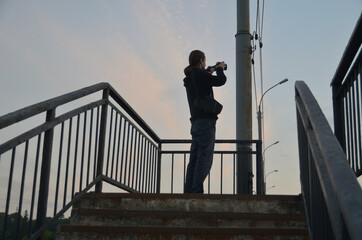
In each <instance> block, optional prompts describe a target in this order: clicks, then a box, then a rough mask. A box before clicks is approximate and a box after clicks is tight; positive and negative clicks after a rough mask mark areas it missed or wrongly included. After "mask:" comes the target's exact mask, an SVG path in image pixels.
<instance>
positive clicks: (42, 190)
mask: <svg viewBox="0 0 362 240" xmlns="http://www.w3.org/2000/svg"><path fill="white" fill-rule="evenodd" d="M54 119H55V108H53V109H50V110H48V111H47V112H46V122H47V123H48V122H51V121H53V120H54ZM53 138H54V128H51V129H48V130H46V131H45V133H44V143H43V158H42V165H41V173H40V186H39V197H38V208H37V218H36V226H35V229H36V230H39V229H40V228H41V227H42V226H43V225H44V224H45V220H46V215H47V207H48V197H49V179H50V171H51V160H52V150H53Z"/></svg>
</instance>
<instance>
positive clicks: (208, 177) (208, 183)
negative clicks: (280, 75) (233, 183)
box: [207, 172, 211, 194]
mask: <svg viewBox="0 0 362 240" xmlns="http://www.w3.org/2000/svg"><path fill="white" fill-rule="evenodd" d="M210 175H211V172H209V175H208V176H207V179H208V180H207V181H208V182H207V185H208V190H207V191H208V194H210V186H211V184H210V178H211V177H210Z"/></svg>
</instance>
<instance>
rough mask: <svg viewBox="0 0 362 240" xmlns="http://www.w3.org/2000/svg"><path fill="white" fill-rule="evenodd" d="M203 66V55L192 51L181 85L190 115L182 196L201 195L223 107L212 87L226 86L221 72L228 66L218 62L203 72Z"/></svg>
mask: <svg viewBox="0 0 362 240" xmlns="http://www.w3.org/2000/svg"><path fill="white" fill-rule="evenodd" d="M205 67H206V57H205V54H204V53H203V52H201V51H199V50H194V51H192V52H191V53H190V56H189V66H187V67H186V68H185V70H184V73H185V75H186V77H185V78H184V86H185V87H186V93H187V100H188V104H189V108H190V113H191V119H190V120H191V135H192V144H191V149H190V160H189V164H188V166H187V174H186V183H185V190H184V192H185V193H203V192H204V186H203V183H204V181H205V179H206V177H207V175H208V174H209V172H210V169H211V165H212V161H213V154H214V145H215V124H216V120H217V114H219V113H220V112H221V109H222V105H221V104H219V103H218V102H217V101H216V100H215V99H214V93H213V90H212V87H219V86H222V85H224V84H225V82H226V76H225V75H224V69H225V70H226V67H227V66H226V64H225V63H224V62H221V63H217V65H215V66H213V67H208V68H207V69H206V70H205ZM212 68H213V69H212ZM208 70H209V71H208ZM210 70H211V71H212V70H216V76H215V75H212V72H211V71H210Z"/></svg>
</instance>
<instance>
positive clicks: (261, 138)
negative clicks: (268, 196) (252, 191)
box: [257, 78, 288, 194]
mask: <svg viewBox="0 0 362 240" xmlns="http://www.w3.org/2000/svg"><path fill="white" fill-rule="evenodd" d="M286 82H288V78H285V79H283V80H282V81H280V82H278V83H277V84H275V85H274V86H272V87H270V88H268V90H266V91H265V92H264V93H263V95H262V96H261V98H260V101H259V106H258V112H257V118H258V137H259V140H260V141H262V142H263V137H262V126H261V118H262V112H261V108H260V106H261V104H262V102H263V98H264V96H265V94H266V93H267V92H269V91H270V90H271V89H273V88H275V87H276V86H278V85H281V84H283V83H286ZM262 162H263V163H262V164H261V169H260V172H261V174H260V179H264V156H263V161H262ZM260 179H259V180H260ZM263 183H264V181H263ZM263 185H264V186H263V187H262V189H264V191H263V193H262V194H265V192H266V191H265V183H264V184H263Z"/></svg>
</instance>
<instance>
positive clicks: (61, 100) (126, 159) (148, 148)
mask: <svg viewBox="0 0 362 240" xmlns="http://www.w3.org/2000/svg"><path fill="white" fill-rule="evenodd" d="M361 36H362V22H361V18H360V19H359V21H358V22H357V25H356V27H355V30H354V32H353V34H352V36H351V38H350V41H349V43H348V45H347V47H346V50H345V52H344V54H343V57H342V59H341V62H340V64H339V66H338V68H337V70H336V73H335V76H334V78H333V80H332V82H331V86H332V92H333V107H334V125H335V126H334V131H332V129H331V127H330V126H329V124H328V122H327V120H326V118H325V116H324V114H323V112H322V111H321V109H320V107H319V105H318V103H317V101H316V100H315V98H314V96H313V94H312V92H311V91H310V89H309V88H308V86H307V85H306V84H305V83H304V82H302V81H297V82H296V83H295V102H296V112H297V126H298V127H297V128H298V129H296V131H298V145H299V162H300V180H301V186H302V192H301V201H302V203H303V204H302V208H303V211H305V214H306V224H307V225H306V229H307V236H309V237H310V238H311V239H355V240H357V239H361V237H362V228H361V226H362V191H361V187H360V185H359V184H358V182H357V177H359V176H360V175H361V174H362V170H361V165H362V140H361V139H362V138H361V135H362V130H361V118H362V102H361V99H362V83H361V70H362V68H361V64H362V61H361V58H362V54H361ZM39 116H40V117H39ZM42 118H45V121H43V120H41V119H42ZM24 121H31V122H32V124H33V125H34V127H32V128H29V129H22V128H21V127H18V126H20V125H21V123H22V122H24ZM0 129H1V131H2V133H5V132H6V135H8V136H9V138H8V139H7V140H6V141H5V142H2V143H1V145H0V156H1V161H0V168H1V169H2V171H1V184H2V185H3V186H6V189H7V191H6V192H4V193H2V195H1V198H0V207H1V210H0V212H1V213H0V217H1V219H0V220H1V221H0V224H1V226H0V229H1V231H0V234H1V239H23V237H24V236H25V238H29V239H37V238H39V237H41V236H42V235H43V233H44V232H45V231H46V230H47V229H48V228H49V227H50V226H51V225H52V223H54V222H55V221H56V220H57V219H59V218H61V217H62V216H63V215H64V214H65V213H66V212H67V211H69V210H70V209H72V208H73V207H74V206H75V205H76V204H79V202H80V201H84V199H86V198H87V196H89V194H90V193H89V192H94V194H102V192H103V190H104V187H103V183H108V184H110V185H112V186H114V187H116V188H117V189H119V190H118V191H119V192H128V193H135V194H137V195H133V196H137V197H140V198H141V199H142V195H139V194H145V195H144V196H146V195H147V196H148V197H147V198H150V196H149V194H161V195H162V194H165V193H167V194H173V193H175V189H180V188H181V189H182V186H183V181H184V178H183V181H176V180H175V177H176V173H180V172H181V173H182V172H183V175H182V174H181V176H183V177H184V176H185V169H186V162H187V159H188V155H189V151H188V150H185V149H187V148H183V146H188V145H189V144H190V143H191V141H190V140H185V139H160V138H159V137H158V135H157V134H156V133H155V132H154V131H153V130H152V129H151V128H150V127H149V126H148V125H147V123H146V122H145V121H143V120H142V118H141V117H140V116H139V115H138V114H137V113H136V112H135V111H134V110H133V109H132V107H131V106H130V105H129V104H128V103H127V102H126V101H125V100H124V99H123V98H122V97H121V96H120V95H119V94H118V93H117V91H116V90H115V89H114V88H113V87H112V86H111V85H109V84H108V83H99V84H96V85H93V86H89V87H86V88H83V89H80V90H76V91H74V92H71V93H68V94H65V95H62V96H59V97H55V98H52V99H49V100H46V101H44V102H41V103H37V104H34V105H31V106H29V107H26V108H23V109H20V110H17V111H14V112H12V113H9V114H7V115H4V116H1V117H0ZM19 131H20V134H14V135H11V134H12V133H14V132H19ZM216 144H227V145H229V149H231V150H227V151H226V150H225V151H215V153H214V154H215V156H217V157H215V159H218V160H220V161H218V162H214V165H219V166H220V168H221V172H220V175H219V176H217V181H219V182H220V190H219V193H218V194H216V195H218V196H219V198H221V199H222V197H221V196H224V195H225V196H227V197H226V198H231V199H233V198H232V196H235V199H239V200H240V201H243V199H242V198H243V197H241V196H240V195H238V194H237V192H236V189H237V184H238V179H237V176H238V173H237V172H236V169H237V167H236V165H237V160H236V159H237V156H238V154H244V155H245V154H251V155H252V156H253V157H252V159H253V161H255V162H256V164H257V169H256V172H255V173H250V174H252V175H255V176H256V187H255V189H254V190H255V191H256V193H257V195H249V196H250V198H248V199H249V200H250V199H252V198H253V197H254V198H255V199H254V200H257V199H258V198H259V199H260V198H261V197H263V196H262V195H263V189H262V187H263V184H264V183H263V181H264V180H263V179H261V178H260V176H261V172H260V171H261V166H260V165H259V164H260V163H261V161H262V159H261V157H262V155H261V142H260V141H259V140H252V141H250V140H235V139H231V140H230V139H218V140H217V141H216ZM243 144H247V145H251V146H252V149H251V150H250V151H248V152H240V151H238V150H237V149H238V147H237V146H239V145H243ZM180 146H181V147H180ZM180 149H181V150H180ZM176 158H177V159H178V161H179V159H180V158H181V159H182V160H181V161H183V165H182V166H183V169H182V168H181V169H180V168H179V165H177V166H176V165H175V161H176ZM226 159H227V160H226ZM226 161H228V164H231V165H232V169H233V171H232V174H231V175H230V176H224V175H223V170H222V169H223V166H224V164H227V163H226ZM166 165H167V166H168V167H165V166H166ZM210 178H215V176H209V178H208V181H207V182H208V187H207V188H206V189H209V192H208V193H210V184H211V181H210ZM286 181H287V179H286ZM164 184H166V185H167V186H168V187H167V188H166V187H165V188H163V186H164ZM250 184H252V183H250ZM161 195H159V196H161ZM213 195H214V194H213ZM175 196H176V195H175ZM169 197H170V198H173V197H172V195H170V196H169ZM88 198H89V197H88ZM122 198H127V197H124V196H122ZM156 198H157V197H156ZM159 198H160V197H159ZM161 198H163V197H161ZM180 198H181V199H184V198H185V197H182V196H180ZM186 198H191V197H186ZM211 198H213V197H211ZM216 198H218V197H216ZM244 198H245V196H244ZM205 199H208V198H207V197H205ZM235 199H234V200H235ZM234 200H231V202H232V201H234ZM244 200H245V199H244ZM225 204H228V203H227V202H226V203H225ZM25 210H27V221H26V222H25V223H24V222H23V221H21V220H22V219H23V218H22V216H21V213H22V212H23V211H25ZM145 211H146V210H145ZM162 211H164V210H162ZM14 212H15V216H16V217H15V218H13V217H10V216H14V215H13V213H14ZM122 213H123V214H125V213H124V212H122ZM266 213H267V214H272V213H270V212H266ZM158 214H159V215H160V213H158ZM177 214H179V215H178V216H186V215H187V214H181V213H177ZM240 214H241V216H246V215H245V214H246V213H245V212H242V213H240ZM156 215H157V214H156ZM234 215H235V214H234ZM234 215H233V216H234ZM229 216H230V214H229ZM249 217H250V216H249ZM185 218H186V217H185ZM34 220H36V221H34ZM24 224H26V227H25V228H26V229H27V231H26V232H21V231H19V230H20V229H23V228H24V226H23V225H24ZM10 225H11V226H15V228H13V227H11V229H10V227H9V226H10ZM236 226H238V225H236ZM172 228H173V229H174V228H175V227H172ZM189 228H191V227H190V226H189V227H187V229H189ZM234 228H238V227H234ZM264 228H265V227H264ZM110 229H111V228H110ZM183 229H186V228H185V227H184V228H183ZM242 229H248V226H246V227H245V226H244V227H242ZM278 229H279V230H273V231H272V230H266V232H267V233H268V234H271V233H273V234H278V232H277V231H279V232H280V233H281V232H287V231H284V230H280V228H278ZM122 231H125V230H122ZM142 231H146V230H142ZM175 231H176V232H177V231H180V229H177V230H175ZM185 231H187V230H185ZM195 231H196V230H195ZM195 231H192V232H195ZM202 231H205V234H207V230H205V229H204V230H202ZM212 231H214V233H215V234H216V235H218V236H219V237H221V238H222V236H224V235H222V233H223V232H224V233H225V234H226V235H225V236H228V237H232V236H231V235H230V232H229V233H226V231H225V229H224V230H223V228H222V227H217V228H216V230H215V229H213V230H212ZM218 231H221V232H218ZM251 232H252V231H249V230H243V231H241V230H240V231H237V230H235V234H236V235H235V236H239V235H237V234H239V233H240V234H243V233H250V234H251ZM144 233H145V234H146V235H147V233H146V232H144ZM267 233H266V234H267ZM102 234H104V231H103V232H102ZM157 234H158V233H157ZM157 236H159V235H157ZM205 236H206V235H205ZM233 236H234V235H233ZM235 236H234V237H235ZM267 236H269V235H267ZM275 236H279V235H275ZM304 237H305V234H304V232H303V233H302V238H303V239H304ZM114 238H115V239H116V238H117V237H115V236H114ZM155 239H157V238H155Z"/></svg>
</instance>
